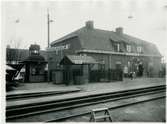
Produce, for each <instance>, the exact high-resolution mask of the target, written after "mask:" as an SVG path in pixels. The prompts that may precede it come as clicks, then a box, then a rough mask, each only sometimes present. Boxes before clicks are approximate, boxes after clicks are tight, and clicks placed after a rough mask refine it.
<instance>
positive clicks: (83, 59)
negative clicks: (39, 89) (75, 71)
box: [60, 55, 97, 64]
mask: <svg viewBox="0 0 167 124" xmlns="http://www.w3.org/2000/svg"><path fill="white" fill-rule="evenodd" d="M95 63H97V62H96V60H95V59H94V58H92V57H91V56H79V55H78V56H77V55H67V56H65V57H64V58H63V59H62V60H61V62H60V64H95Z"/></svg>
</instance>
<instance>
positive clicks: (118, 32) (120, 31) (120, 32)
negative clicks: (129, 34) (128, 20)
mask: <svg viewBox="0 0 167 124" xmlns="http://www.w3.org/2000/svg"><path fill="white" fill-rule="evenodd" d="M115 32H116V33H117V34H119V35H122V34H123V28H122V27H118V28H116V31H115Z"/></svg>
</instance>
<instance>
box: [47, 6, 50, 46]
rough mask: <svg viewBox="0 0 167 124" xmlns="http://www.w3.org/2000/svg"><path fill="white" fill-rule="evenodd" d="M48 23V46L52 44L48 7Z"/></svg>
mask: <svg viewBox="0 0 167 124" xmlns="http://www.w3.org/2000/svg"><path fill="white" fill-rule="evenodd" d="M47 12H48V14H47V23H48V25H47V26H48V48H49V46H50V18H49V10H48V9H47Z"/></svg>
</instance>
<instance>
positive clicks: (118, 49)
mask: <svg viewBox="0 0 167 124" xmlns="http://www.w3.org/2000/svg"><path fill="white" fill-rule="evenodd" d="M119 51H120V44H119V43H117V52H119Z"/></svg>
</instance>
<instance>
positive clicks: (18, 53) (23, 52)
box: [6, 48, 47, 61]
mask: <svg viewBox="0 0 167 124" xmlns="http://www.w3.org/2000/svg"><path fill="white" fill-rule="evenodd" d="M40 55H41V56H43V57H44V58H45V60H47V52H46V51H45V50H40ZM27 57H29V50H28V49H15V48H7V49H6V60H7V61H23V60H25V59H26V58H27Z"/></svg>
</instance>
